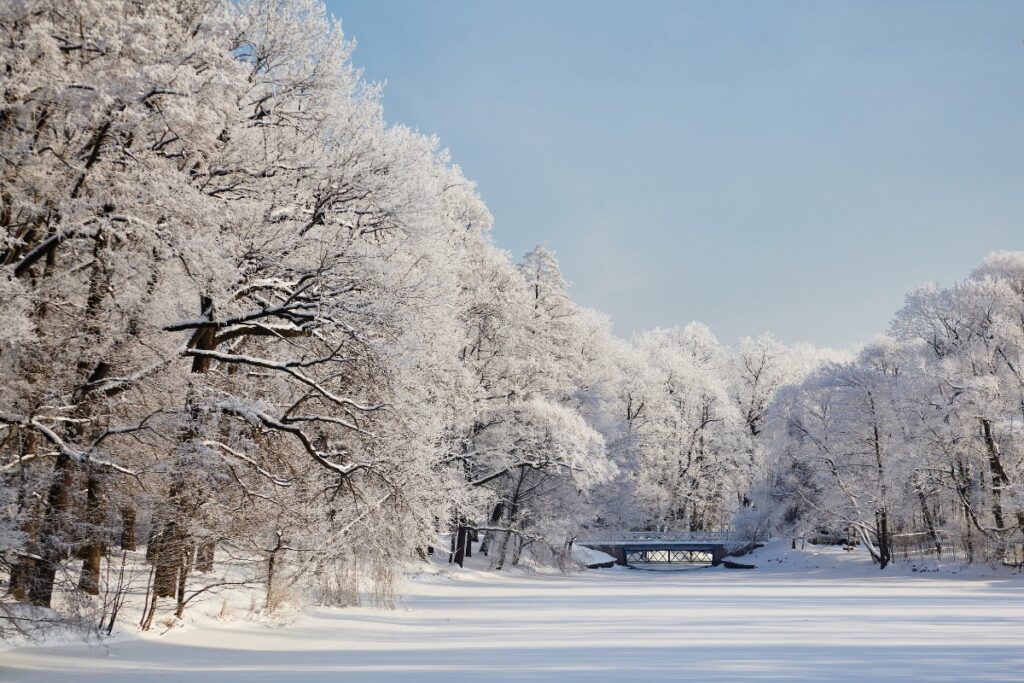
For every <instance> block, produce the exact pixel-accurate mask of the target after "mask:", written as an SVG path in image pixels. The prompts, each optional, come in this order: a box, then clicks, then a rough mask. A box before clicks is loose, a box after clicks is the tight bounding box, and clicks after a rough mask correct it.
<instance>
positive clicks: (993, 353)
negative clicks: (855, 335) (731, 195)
mask: <svg viewBox="0 0 1024 683" xmlns="http://www.w3.org/2000/svg"><path fill="white" fill-rule="evenodd" d="M352 49H353V45H352V43H351V42H349V40H348V39H347V38H346V37H345V36H344V35H343V33H342V29H341V24H340V23H339V22H338V21H336V20H334V19H332V18H330V17H329V16H328V15H327V14H326V12H325V10H324V8H323V7H322V6H321V5H320V4H318V3H317V2H315V1H313V0H299V1H291V0H289V1H286V0H244V1H243V2H226V1H225V2H221V1H218V0H176V1H175V2H160V3H154V2H145V1H143V0H13V1H8V2H3V3H0V72H2V73H3V82H2V92H3V104H2V110H0V224H2V226H3V228H4V232H3V233H2V235H3V236H2V240H3V241H2V244H0V264H2V265H0V306H2V320H3V324H2V325H0V389H2V394H0V458H2V460H0V473H2V478H0V551H2V555H0V580H2V582H3V586H2V588H3V591H4V593H5V594H6V595H5V597H4V598H3V602H0V608H2V610H3V613H2V615H3V617H4V618H3V619H2V620H0V630H2V631H4V632H6V633H11V632H26V631H28V630H31V629H32V628H34V627H35V626H37V625H39V624H48V623H53V622H55V621H56V622H63V621H68V622H70V621H74V620H76V619H82V620H85V621H87V622H88V623H91V624H93V625H95V624H97V623H99V624H101V625H102V627H103V628H105V629H107V627H108V625H109V627H110V628H112V627H113V624H114V622H115V620H116V619H117V618H118V609H119V605H120V604H121V603H119V600H123V597H122V594H123V592H124V590H125V585H126V582H127V581H128V580H129V578H131V579H132V580H134V581H136V587H137V588H140V589H141V590H143V591H144V593H145V596H146V601H145V605H146V606H145V609H144V610H143V614H142V615H141V616H140V617H139V618H138V621H139V627H140V628H142V629H143V630H148V629H150V628H151V627H152V625H153V624H154V621H155V620H160V619H165V618H168V617H174V616H176V617H179V618H180V617H181V616H182V615H183V614H184V612H185V611H186V610H187V609H188V607H189V605H190V604H191V603H192V602H193V601H194V599H195V598H197V597H198V596H202V595H206V594H209V593H210V592H211V591H216V590H219V589H222V588H224V587H226V586H232V585H246V586H258V587H259V589H260V591H262V595H263V596H264V598H263V599H264V603H265V607H264V609H266V610H267V611H273V610H274V609H275V607H276V606H277V605H279V604H282V603H284V602H289V601H292V602H294V601H302V602H304V603H307V604H328V605H346V604H353V603H354V602H355V601H357V600H358V594H359V592H360V591H367V590H369V591H371V592H373V593H374V594H375V595H376V596H377V597H378V599H379V601H381V602H382V603H385V604H386V603H387V602H388V601H389V600H390V598H391V595H392V594H393V591H394V590H395V587H396V579H397V577H398V576H399V575H401V574H402V573H403V572H406V571H408V570H409V568H410V567H415V566H416V564H417V563H422V562H423V561H424V560H425V559H426V558H428V557H429V556H432V555H439V554H440V555H445V556H447V557H448V561H450V562H452V563H453V564H461V563H462V562H463V560H464V557H465V555H466V554H467V552H474V550H475V552H477V553H485V554H486V556H487V558H488V560H489V562H490V566H491V568H492V569H493V570H494V571H499V570H502V569H504V568H507V567H510V566H515V565H519V564H521V563H532V564H543V565H548V566H555V567H560V568H566V569H567V568H570V567H571V566H572V562H571V559H570V558H571V555H570V552H569V551H570V548H571V547H572V544H573V542H574V540H575V539H576V538H578V537H580V536H581V534H584V533H587V532H588V531H593V530H600V529H615V530H686V531H703V530H708V531H717V530H735V531H738V532H741V533H745V534H748V535H749V536H750V537H751V538H752V539H754V538H764V537H767V536H769V535H774V536H783V537H811V536H814V535H816V534H819V535H820V534H837V535H852V536H851V539H849V540H850V542H853V541H854V540H855V541H856V542H857V543H858V544H861V545H863V546H864V547H866V548H867V549H868V550H869V552H870V553H871V556H872V558H873V559H874V560H875V561H876V563H877V565H878V567H880V568H881V569H885V568H886V567H887V566H888V565H889V564H890V563H892V562H899V559H900V557H901V552H904V553H905V552H906V551H907V549H908V548H910V549H912V550H913V551H914V552H925V551H927V552H932V551H934V552H935V553H936V554H942V553H949V554H958V555H960V556H962V557H964V558H965V559H966V561H968V562H991V561H999V560H1002V559H1003V558H1004V557H1005V556H1006V555H1007V553H1011V552H1012V551H1013V549H1014V548H1016V547H1018V546H1019V544H1020V543H1021V540H1022V534H1024V486H1022V482H1024V254H1022V253H1007V252H1002V253H995V254H993V255H992V256H990V257H989V258H988V259H987V260H986V261H985V262H984V263H982V264H980V265H979V267H978V268H977V269H976V270H975V271H974V272H973V273H972V274H971V275H970V276H969V277H968V278H967V279H966V280H964V281H962V282H960V283H958V284H956V285H955V286H952V287H948V288H942V287H937V286H925V287H922V288H920V289H917V290H914V291H912V292H910V293H909V294H908V295H907V298H906V305H905V307H904V308H903V309H902V310H900V311H898V312H896V314H895V316H894V318H893V320H892V323H891V328H890V330H889V333H888V336H885V337H882V338H879V339H876V340H874V341H871V342H870V343H868V344H866V345H864V346H863V347H862V348H860V349H858V350H854V351H850V352H846V351H834V350H830V349H820V348H814V347H812V346H809V345H796V346H786V345H784V344H782V343H780V342H779V341H777V340H776V339H774V338H773V337H772V336H771V335H768V334H765V335H762V336H758V337H750V338H746V339H743V340H741V341H739V342H738V343H736V344H722V343H719V341H717V340H716V338H715V336H714V335H713V333H712V332H711V330H710V329H708V328H707V327H706V326H704V325H702V324H700V323H691V324H689V325H686V326H685V327H671V328H661V329H655V330H652V331H649V332H644V333H639V334H637V335H635V336H633V338H632V339H630V340H623V339H620V338H618V337H616V336H615V334H614V333H613V331H612V327H611V324H610V322H609V320H608V319H607V318H605V317H604V316H603V315H602V314H601V313H599V312H597V311H594V310H591V309H588V308H585V307H582V306H580V305H579V304H577V303H576V302H574V301H573V299H572V297H571V295H570V293H569V286H568V284H567V282H566V281H565V279H564V278H563V276H562V274H561V272H560V269H559V264H558V261H557V260H556V258H555V254H554V253H553V252H552V251H550V250H549V249H547V248H546V247H545V246H542V245H540V246H537V247H536V248H535V249H533V250H531V251H530V252H529V253H526V254H525V255H522V256H521V257H520V256H512V255H510V254H508V253H506V252H504V251H502V250H501V249H500V248H498V247H497V246H496V245H495V243H494V242H493V241H492V238H491V236H490V232H489V231H490V227H491V223H492V217H491V215H490V213H489V211H488V209H487V207H486V206H485V205H484V204H483V202H482V201H481V199H480V198H479V196H478V195H477V193H476V190H475V187H474V184H473V183H472V182H471V181H470V180H468V179H466V178H465V177H463V175H462V173H461V171H460V169H459V167H458V166H457V165H455V164H454V163H453V161H452V160H451V159H450V158H449V156H448V154H447V152H446V151H445V150H444V148H443V147H442V146H441V143H440V142H439V140H437V139H435V138H434V137H431V136H429V135H424V134H422V133H420V132H418V131H416V130H413V129H410V128H407V127H405V126H402V125H398V124H390V123H387V122H386V121H385V118H384V115H383V112H382V109H381V99H380V98H381V91H380V87H379V86H377V85H375V84H373V83H368V82H366V81H365V80H364V79H363V78H362V76H361V74H360V72H359V70H358V68H357V66H356V65H354V64H353V62H352V60H351V55H352ZM499 219H500V217H499ZM944 275H946V274H944V273H935V276H936V277H937V278H941V277H943V276H944ZM809 286H811V285H810V284H809ZM656 295H657V294H656V293H652V296H656ZM685 310H686V303H685V301H683V302H680V313H681V315H685ZM471 539H472V540H473V541H477V542H479V545H476V546H474V545H473V544H472V543H471ZM128 575H131V577H129V576H128ZM107 630H109V629H107Z"/></svg>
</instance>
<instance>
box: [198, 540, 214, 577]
mask: <svg viewBox="0 0 1024 683" xmlns="http://www.w3.org/2000/svg"><path fill="white" fill-rule="evenodd" d="M216 550H217V542H216V541H203V542H202V543H200V544H199V547H198V548H197V549H196V571H197V572H199V573H200V574H209V573H210V572H212V571H213V557H214V553H215V552H216Z"/></svg>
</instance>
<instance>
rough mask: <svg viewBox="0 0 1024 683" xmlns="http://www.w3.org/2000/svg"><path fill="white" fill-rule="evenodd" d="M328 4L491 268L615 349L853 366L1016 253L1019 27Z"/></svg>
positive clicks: (976, 14) (751, 12)
mask: <svg viewBox="0 0 1024 683" xmlns="http://www.w3.org/2000/svg"><path fill="white" fill-rule="evenodd" d="M327 4H328V8H329V9H330V10H331V11H332V12H333V13H334V14H336V15H338V16H340V17H341V18H342V20H343V22H344V26H345V30H346V33H347V34H348V35H349V36H350V37H354V38H355V39H356V41H357V44H358V47H357V49H356V53H355V62H356V64H357V65H358V66H360V67H361V68H363V70H364V73H365V76H366V77H367V79H369V80H372V81H386V83H387V85H386V88H385V91H384V105H385V113H386V116H387V118H388V120H389V121H395V122H402V123H405V124H408V125H411V126H413V127H415V128H419V129H420V130H422V131H424V132H430V133H436V134H438V135H439V136H440V138H441V140H442V142H443V144H444V145H445V146H447V147H449V148H450V149H451V151H452V154H453V156H454V159H455V161H456V162H457V163H459V164H460V165H461V166H462V168H463V170H464V172H465V173H466V175H467V176H468V177H470V178H472V179H473V180H475V181H476V182H477V183H478V186H479V190H480V193H481V195H482V196H483V198H484V199H485V201H486V202H487V204H488V206H489V207H490V208H491V211H492V212H493V213H494V216H495V228H494V237H495V240H496V242H497V243H498V245H499V246H501V247H503V248H505V249H508V250H509V251H511V252H513V253H514V254H515V255H517V256H518V255H520V254H521V253H522V252H523V251H525V250H527V249H528V248H530V247H531V246H532V245H534V244H535V243H538V242H544V243H545V244H547V245H548V246H549V247H550V248H552V249H554V250H555V251H556V252H557V254H558V257H559V260H560V261H561V263H562V267H563V270H564V273H565V275H566V278H567V279H568V280H569V281H570V282H571V283H572V286H573V287H572V292H573V296H574V297H575V298H576V300H577V301H579V302H581V303H582V304H584V305H587V306H592V307H595V308H598V309H600V310H602V311H604V312H605V313H607V314H609V315H610V316H611V317H612V320H613V321H614V323H615V327H616V330H617V331H618V332H619V333H620V334H622V335H625V336H628V335H630V334H631V333H632V332H633V331H636V330H641V329H646V328H650V327H654V326H658V325H661V326H668V325H674V324H685V323H686V322H689V321H690V320H701V321H703V322H705V323H707V324H709V325H710V326H711V328H712V329H713V330H714V331H715V333H716V334H717V335H718V336H719V339H720V340H721V341H723V342H726V343H731V342H733V341H735V340H736V339H737V338H739V337H742V336H745V335H752V334H758V333H760V332H763V331H771V332H773V333H774V334H775V335H776V336H778V337H779V338H780V339H782V340H783V341H786V342H797V341H808V342H813V343H817V344H822V345H831V346H849V345H852V344H856V343H858V342H862V341H866V340H868V339H870V338H871V337H872V336H874V335H876V334H878V333H881V332H884V331H885V330H886V328H887V326H888V321H889V319H890V317H891V315H892V313H893V312H894V311H895V310H896V309H897V308H899V307H900V306H901V304H902V301H903V294H904V292H905V291H906V290H907V289H908V288H910V287H912V286H915V285H917V284H921V283H924V282H932V281H937V282H940V283H944V284H950V283H952V282H953V281H955V280H957V279H960V278H962V277H964V276H965V275H967V273H968V272H969V271H970V270H971V269H972V268H973V267H974V266H975V265H976V264H977V263H978V262H979V261H980V260H981V259H982V258H983V257H984V255H985V254H986V253H988V252H989V251H992V250H998V249H1024V182H1022V181H1024V2H1003V3H1001V2H934V1H931V2H847V3H843V2H830V3H825V2H788V3H786V2H784V3H767V2H764V3H762V2H753V1H750V2H736V3H728V2H725V3H723V2H682V1H670V2H657V1H652V0H648V1H646V2H637V3H633V2H630V3H627V2H602V1H597V0H589V1H586V2H583V1H575V2H573V1H569V0H558V1H549V2H544V1H541V0H530V1H525V2H497V1H493V2H490V1H477V2H471V1H455V0H442V1H433V2H422V1H411V0H331V1H329V2H328V3H327Z"/></svg>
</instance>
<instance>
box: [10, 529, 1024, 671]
mask: <svg viewBox="0 0 1024 683" xmlns="http://www.w3.org/2000/svg"><path fill="white" fill-rule="evenodd" d="M750 561H753V562H755V563H756V564H757V565H758V568H757V569H756V570H726V569H720V568H713V569H712V568H708V569H694V570H689V571H681V572H677V573H669V572H663V571H662V572H645V571H634V570H628V569H622V568H615V569H610V570H594V571H589V572H583V573H578V574H572V575H565V576H563V575H554V574H536V573H530V572H526V571H517V572H514V573H503V574H497V573H488V572H483V571H478V570H474V569H468V570H464V571H461V572H452V573H448V572H447V571H446V570H443V571H439V572H437V573H425V574H422V575H418V576H416V577H414V578H413V579H411V580H409V581H408V582H407V583H406V586H405V593H404V597H403V599H402V600H401V603H400V605H399V607H398V609H396V610H394V611H379V610H374V609H370V608H358V609H346V610H335V609H320V610H317V611H315V612H313V613H312V614H310V615H308V616H304V617H302V618H300V619H299V620H298V621H296V622H294V623H292V624H290V625H287V626H274V625H268V624H265V623H253V622H247V621H223V620H214V619H197V620H195V621H194V622H193V623H191V624H190V625H188V626H186V627H185V628H180V629H174V630H172V631H171V632H169V633H166V634H165V635H162V636H161V635H157V634H153V635H146V636H144V637H140V636H138V635H131V636H122V637H120V638H116V639H114V640H112V641H106V642H105V643H104V644H103V645H98V646H97V645H92V646H89V645H80V644H65V645H57V646H54V645H51V646H39V647H28V648H19V649H14V650H9V651H6V652H0V680H2V681H38V682H44V681H45V682H46V683H58V682H61V681H69V682H70V681H74V682H75V683H89V682H91V681H96V682H102V683H118V682H121V681H136V680H147V681H149V680H160V681H183V682H184V681H187V682H189V683H206V682H208V681H217V682H224V683H236V682H237V683H255V682H262V681H268V682H269V681H275V682H277V681H286V682H287V681H295V682H296V683H298V682H300V681H301V682H302V683H306V682H308V681H312V682H317V681H324V682H326V681H332V682H334V681H410V682H411V681H416V682H417V683H424V682H430V681H445V682H450V681H454V680H460V681H471V682H472V681H548V680H551V681H587V682H588V683H592V682H595V681H616V682H621V681H680V680H688V679H695V680H716V681H717V680H789V681H825V680H832V681H835V680H840V681H872V682H873V683H877V682H879V681H889V680H915V681H918V680H921V681H925V680H926V681H970V680H1003V681H1020V680H1022V678H1024V673H1022V671H1024V577H1022V576H1020V575H1017V574H1014V573H1012V572H1011V571H1008V570H998V571H996V570H972V571H971V572H969V573H953V572H951V571H950V570H941V571H938V572H930V573H920V572H912V571H910V570H909V568H906V567H900V568H896V569H895V571H892V572H889V571H887V572H885V573H880V572H878V571H877V570H875V569H872V568H871V567H870V565H869V564H868V563H866V561H865V559H864V557H863V556H861V555H859V554H857V553H853V554H845V553H843V552H842V550H841V549H838V548H817V549H815V548H810V547H808V550H806V551H803V552H801V551H796V552H790V551H788V550H786V549H785V548H784V547H782V546H774V547H771V546H770V547H768V548H765V549H763V550H762V551H760V552H759V553H757V554H755V555H754V556H753V557H752V558H750Z"/></svg>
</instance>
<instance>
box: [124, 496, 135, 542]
mask: <svg viewBox="0 0 1024 683" xmlns="http://www.w3.org/2000/svg"><path fill="white" fill-rule="evenodd" d="M135 516H136V511H135V507H134V506H132V505H125V506H124V507H122V508H121V550H135V546H136V541H135Z"/></svg>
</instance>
